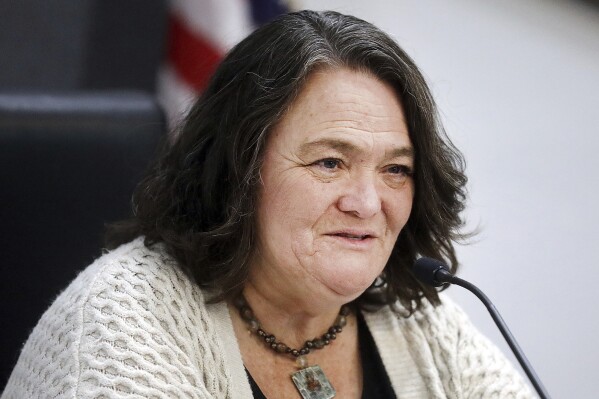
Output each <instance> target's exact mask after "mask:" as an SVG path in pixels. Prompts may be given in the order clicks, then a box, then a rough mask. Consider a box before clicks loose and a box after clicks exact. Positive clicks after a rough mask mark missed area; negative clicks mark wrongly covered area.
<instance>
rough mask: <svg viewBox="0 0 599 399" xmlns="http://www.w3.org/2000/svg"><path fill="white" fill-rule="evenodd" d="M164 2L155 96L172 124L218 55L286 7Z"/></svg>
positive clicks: (271, 1)
mask: <svg viewBox="0 0 599 399" xmlns="http://www.w3.org/2000/svg"><path fill="white" fill-rule="evenodd" d="M169 4H170V15H169V34H168V41H167V46H168V52H167V54H168V56H167V60H166V61H165V63H164V65H163V66H162V68H161V71H160V73H159V77H158V97H159V99H160V102H161V103H162V105H163V107H164V109H165V111H166V114H167V118H168V120H169V125H170V127H171V128H173V127H175V126H176V125H177V123H178V122H179V121H180V120H181V119H182V117H183V116H184V115H185V113H186V112H187V110H188V109H189V107H190V106H191V104H192V102H193V100H194V99H195V98H196V97H197V96H198V94H199V93H201V91H202V89H203V88H204V87H205V85H206V83H207V82H208V79H209V78H210V75H211V74H212V72H213V71H214V69H215V68H216V66H217V65H218V62H219V61H220V59H221V58H222V56H223V55H224V54H225V53H226V52H227V51H228V50H229V49H230V48H231V47H233V46H234V45H235V44H237V43H238V42H239V41H241V40H242V39H243V38H245V37H246V36H247V35H248V34H249V33H251V32H252V30H253V29H255V28H256V27H258V26H259V25H261V24H263V23H265V22H268V21H270V20H272V19H273V18H275V17H276V16H277V15H279V14H282V13H285V12H287V11H289V9H290V8H291V6H290V4H289V2H288V1H286V2H283V1H277V0H171V1H170V3H169Z"/></svg>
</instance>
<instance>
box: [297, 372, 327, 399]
mask: <svg viewBox="0 0 599 399" xmlns="http://www.w3.org/2000/svg"><path fill="white" fill-rule="evenodd" d="M291 379H292V380H293V383H294V384H295V386H296V388H297V390H298V391H299V393H300V395H302V398H303V399H331V398H334V397H335V393H336V392H335V389H334V388H333V386H332V385H331V383H330V382H329V380H328V379H327V377H326V376H325V375H324V371H322V369H321V368H320V366H318V365H316V364H315V365H314V366H310V367H306V368H305V369H301V370H299V371H297V372H295V373H293V374H291Z"/></svg>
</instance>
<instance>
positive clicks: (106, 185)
mask: <svg viewBox="0 0 599 399" xmlns="http://www.w3.org/2000/svg"><path fill="white" fill-rule="evenodd" d="M164 137H165V121H164V117H163V113H162V111H161V110H160V108H159V107H158V106H157V105H156V103H155V101H154V99H153V97H151V96H149V95H146V94H143V93H135V92H123V93H85V94H61V95H47V94H43V95H42V94H38V95H36V94H1V93H0V257H1V259H0V320H1V321H2V328H1V329H0V339H1V341H0V342H1V344H0V387H2V386H4V384H5V383H6V381H7V380H8V376H9V374H10V372H11V370H12V368H13V367H14V364H15V363H16V360H17V358H18V355H19V351H20V349H21V347H22V345H23V344H24V342H25V341H26V339H27V337H28V335H29V333H30V332H31V330H32V329H33V327H34V326H35V324H36V323H37V321H38V320H39V318H40V316H41V315H42V313H43V312H44V310H45V309H47V308H48V306H49V305H50V304H51V303H52V301H53V300H54V298H55V297H56V296H57V295H58V294H59V292H60V291H61V290H62V289H64V288H65V287H66V286H67V285H68V283H69V282H70V281H71V280H72V279H73V278H74V277H75V276H76V275H77V272H78V271H79V270H81V269H83V268H85V266H87V265H88V264H89V263H91V262H92V260H93V259H94V258H95V257H97V256H99V255H100V254H101V248H102V234H103V229H104V225H105V223H107V222H110V221H115V220H118V219H121V218H124V217H127V216H128V215H129V214H130V208H131V206H130V202H131V194H132V192H133V189H134V187H135V185H136V183H137V182H138V181H139V180H140V178H141V177H142V175H143V173H144V171H145V170H146V168H147V166H148V164H149V161H150V159H151V158H152V157H153V156H154V155H155V153H156V151H157V146H158V144H159V142H161V141H162V140H163V138H164ZM0 391H1V390H0Z"/></svg>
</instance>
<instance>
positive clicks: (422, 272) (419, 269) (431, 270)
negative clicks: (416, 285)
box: [412, 257, 449, 287]
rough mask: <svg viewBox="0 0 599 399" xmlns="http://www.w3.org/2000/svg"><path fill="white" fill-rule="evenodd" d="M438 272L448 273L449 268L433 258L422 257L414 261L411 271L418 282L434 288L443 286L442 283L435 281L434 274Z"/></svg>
mask: <svg viewBox="0 0 599 399" xmlns="http://www.w3.org/2000/svg"><path fill="white" fill-rule="evenodd" d="M439 270H444V271H446V272H447V273H449V267H447V265H446V264H445V263H443V262H441V261H440V260H437V259H433V258H425V257H422V258H419V259H416V261H415V262H414V266H412V271H413V272H414V275H415V276H416V278H418V280H420V281H422V282H423V283H425V284H428V285H432V286H434V287H440V286H442V285H443V284H444V282H441V281H438V280H437V276H436V274H437V272H438V271H439Z"/></svg>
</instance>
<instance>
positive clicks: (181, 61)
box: [168, 15, 222, 91]
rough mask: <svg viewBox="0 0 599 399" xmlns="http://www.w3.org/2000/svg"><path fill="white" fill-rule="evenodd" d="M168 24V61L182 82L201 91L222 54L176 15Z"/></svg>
mask: <svg viewBox="0 0 599 399" xmlns="http://www.w3.org/2000/svg"><path fill="white" fill-rule="evenodd" d="M169 22H170V23H169V25H170V26H169V44H168V46H169V54H168V56H169V60H170V62H171V64H172V66H173V68H174V69H175V70H176V72H177V74H178V75H179V76H180V78H181V79H182V80H183V81H185V82H186V83H187V84H188V85H190V86H191V87H192V88H193V89H194V90H196V91H202V90H203V89H204V87H205V86H206V83H207V82H208V79H209V78H210V76H211V75H212V72H214V70H215V69H216V66H217V65H218V62H219V61H220V59H221V57H222V54H221V52H220V51H219V50H218V49H216V48H215V47H214V46H213V45H212V44H211V43H210V42H208V41H207V40H205V39H204V38H203V37H201V36H196V35H194V34H193V33H192V32H191V31H190V30H189V29H187V26H186V25H185V23H183V21H181V20H180V19H179V18H178V17H177V16H176V15H171V17H170V21H169Z"/></svg>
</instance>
